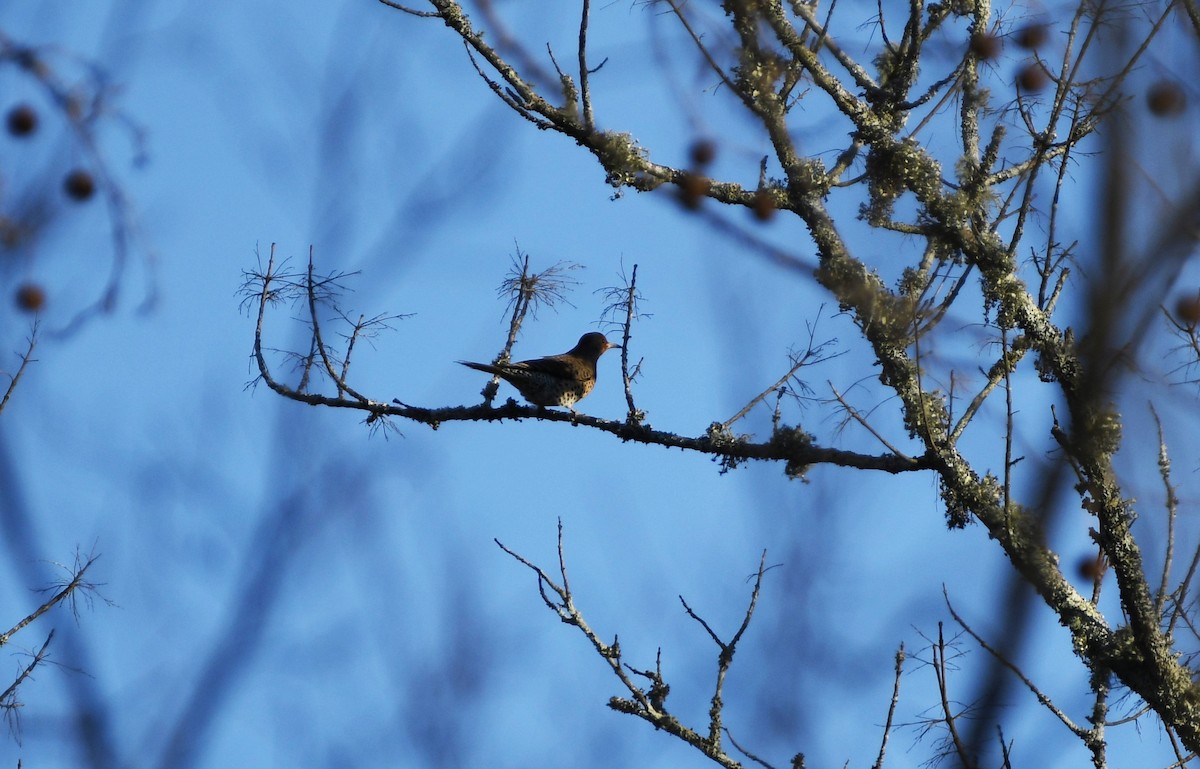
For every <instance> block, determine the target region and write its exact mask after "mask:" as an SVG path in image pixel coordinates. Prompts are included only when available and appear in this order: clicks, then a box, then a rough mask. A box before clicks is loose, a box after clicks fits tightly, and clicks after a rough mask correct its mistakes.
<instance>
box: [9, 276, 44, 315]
mask: <svg viewBox="0 0 1200 769" xmlns="http://www.w3.org/2000/svg"><path fill="white" fill-rule="evenodd" d="M16 299H17V307H18V308H19V309H21V310H24V311H25V312H37V311H38V310H40V309H42V307H44V306H45V305H46V291H45V290H44V289H43V288H42V287H41V286H39V285H38V284H36V283H23V284H21V286H20V287H19V288H17V296H16Z"/></svg>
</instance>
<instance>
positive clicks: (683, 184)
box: [678, 173, 712, 210]
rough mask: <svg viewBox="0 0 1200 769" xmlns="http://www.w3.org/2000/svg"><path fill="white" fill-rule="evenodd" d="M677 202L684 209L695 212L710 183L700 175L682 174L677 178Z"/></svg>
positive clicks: (702, 200) (710, 185)
mask: <svg viewBox="0 0 1200 769" xmlns="http://www.w3.org/2000/svg"><path fill="white" fill-rule="evenodd" d="M678 184H679V201H680V202H681V203H683V207H684V208H689V209H692V210H695V209H697V208H699V207H700V204H701V203H702V202H704V196H705V195H707V194H708V190H709V189H710V188H711V187H712V182H711V181H709V179H708V177H707V176H703V175H702V174H693V173H684V174H682V175H681V176H680V177H679V181H678Z"/></svg>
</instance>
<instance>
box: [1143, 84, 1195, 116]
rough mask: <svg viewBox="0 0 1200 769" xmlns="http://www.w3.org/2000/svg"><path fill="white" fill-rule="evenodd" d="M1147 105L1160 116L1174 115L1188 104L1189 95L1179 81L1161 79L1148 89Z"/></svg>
mask: <svg viewBox="0 0 1200 769" xmlns="http://www.w3.org/2000/svg"><path fill="white" fill-rule="evenodd" d="M1146 106H1147V107H1149V108H1150V112H1152V113H1153V114H1155V115H1158V116H1159V117H1174V116H1175V115H1178V114H1180V113H1181V112H1183V109H1184V107H1186V106H1187V95H1186V94H1184V92H1183V88H1181V87H1180V86H1179V84H1178V83H1176V82H1174V81H1171V80H1159V81H1158V82H1157V83H1155V84H1154V85H1152V86H1150V88H1149V89H1147V91H1146Z"/></svg>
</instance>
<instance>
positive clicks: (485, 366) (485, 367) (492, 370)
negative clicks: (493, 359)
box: [458, 360, 504, 376]
mask: <svg viewBox="0 0 1200 769" xmlns="http://www.w3.org/2000/svg"><path fill="white" fill-rule="evenodd" d="M458 363H461V364H462V365H464V366H466V367H467V368H473V369H475V370H476V371H482V372H484V373H487V374H495V375H497V376H499V375H500V374H502V373H504V372H502V371H501V370H500V369H498V368H496V367H495V366H493V365H491V364H490V363H473V362H471V361H469V360H460V361H458Z"/></svg>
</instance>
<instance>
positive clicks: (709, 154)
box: [691, 139, 717, 166]
mask: <svg viewBox="0 0 1200 769" xmlns="http://www.w3.org/2000/svg"><path fill="white" fill-rule="evenodd" d="M691 156H692V165H694V166H706V165H708V164H709V163H711V162H713V160H714V159H715V158H716V157H717V145H716V143H715V142H712V141H709V140H708V139H697V140H696V141H695V142H693V143H692V150H691Z"/></svg>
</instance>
